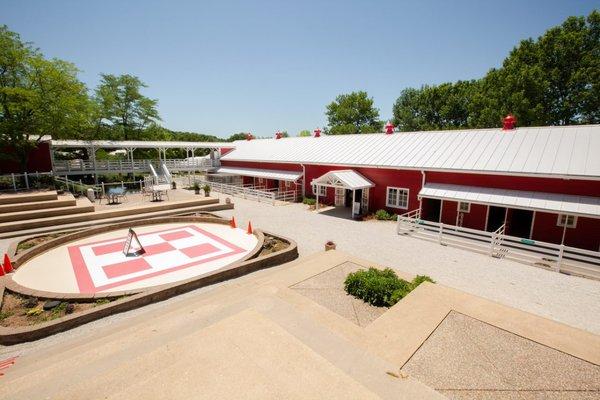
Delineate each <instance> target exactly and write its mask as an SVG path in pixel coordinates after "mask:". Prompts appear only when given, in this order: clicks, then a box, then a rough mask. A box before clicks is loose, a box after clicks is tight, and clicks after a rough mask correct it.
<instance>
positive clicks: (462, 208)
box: [458, 201, 471, 213]
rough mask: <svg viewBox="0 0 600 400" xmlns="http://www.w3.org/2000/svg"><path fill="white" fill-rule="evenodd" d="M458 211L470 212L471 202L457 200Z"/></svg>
mask: <svg viewBox="0 0 600 400" xmlns="http://www.w3.org/2000/svg"><path fill="white" fill-rule="evenodd" d="M458 211H460V212H461V213H468V212H471V203H467V202H465V201H460V202H458Z"/></svg>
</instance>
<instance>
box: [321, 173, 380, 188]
mask: <svg viewBox="0 0 600 400" xmlns="http://www.w3.org/2000/svg"><path fill="white" fill-rule="evenodd" d="M311 184H313V185H316V184H319V185H322V186H329V187H343V188H345V189H354V190H356V189H364V188H368V187H373V186H375V185H374V184H373V182H371V181H370V180H368V179H367V178H365V177H364V176H362V175H361V174H359V173H358V172H356V171H353V170H351V169H344V170H337V171H329V172H327V173H326V174H325V175H322V176H320V177H318V178H316V179H313V180H312V182H311Z"/></svg>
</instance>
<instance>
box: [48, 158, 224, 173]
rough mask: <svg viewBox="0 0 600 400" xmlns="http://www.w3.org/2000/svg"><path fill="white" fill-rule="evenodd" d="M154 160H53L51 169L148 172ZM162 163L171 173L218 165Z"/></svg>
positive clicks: (189, 161)
mask: <svg viewBox="0 0 600 400" xmlns="http://www.w3.org/2000/svg"><path fill="white" fill-rule="evenodd" d="M154 161H156V160H150V159H143V160H133V161H131V160H95V161H93V160H81V159H76V160H54V161H53V163H52V169H53V171H54V172H59V173H64V172H94V171H109V172H121V173H127V172H132V171H133V172H135V171H149V170H150V165H151V163H152V162H154ZM163 163H164V164H165V165H166V166H167V168H168V169H169V170H171V171H193V170H205V169H210V168H216V167H218V166H219V165H220V162H219V160H210V159H185V158H184V159H170V160H164V161H163Z"/></svg>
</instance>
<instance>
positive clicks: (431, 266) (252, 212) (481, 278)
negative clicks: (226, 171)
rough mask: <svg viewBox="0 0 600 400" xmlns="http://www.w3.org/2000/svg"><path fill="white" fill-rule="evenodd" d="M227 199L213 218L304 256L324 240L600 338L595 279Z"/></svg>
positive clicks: (294, 207) (391, 230)
mask: <svg viewBox="0 0 600 400" xmlns="http://www.w3.org/2000/svg"><path fill="white" fill-rule="evenodd" d="M213 195H214V196H216V195H219V196H220V197H221V199H224V198H225V197H226V196H224V195H220V194H218V193H213ZM232 200H233V202H234V203H235V208H234V209H233V210H226V211H220V212H218V213H217V214H219V215H221V216H223V217H227V218H230V217H231V216H232V215H233V216H235V218H236V221H237V223H238V226H240V227H245V226H246V224H247V223H248V221H249V220H251V221H252V225H253V226H256V227H260V228H262V229H264V230H272V231H273V232H276V233H278V234H281V235H284V236H288V237H290V238H292V239H294V240H295V241H296V242H298V247H299V252H300V256H301V257H302V256H306V255H309V254H312V253H314V252H317V251H322V250H323V247H324V244H325V242H326V241H327V240H333V241H334V242H336V244H337V248H338V249H339V250H342V251H345V252H347V253H350V254H353V255H356V256H358V257H361V258H363V259H367V260H373V261H374V262H377V263H379V264H382V265H386V266H390V267H393V268H396V269H398V270H400V271H404V272H408V273H413V274H426V275H430V276H431V277H432V278H433V279H435V280H436V281H437V282H439V283H442V284H444V285H447V286H450V287H453V288H456V289H460V290H463V291H465V292H467V293H471V294H475V295H478V296H481V297H484V298H487V299H490V300H493V301H497V302H499V303H502V304H505V305H508V306H511V307H515V308H518V309H521V310H523V311H527V312H531V313H534V314H537V315H540V316H543V317H546V318H550V319H553V320H556V321H559V322H563V323H565V324H568V325H571V326H574V327H578V328H581V329H586V330H588V331H590V332H593V333H596V334H600V282H598V281H593V280H590V279H585V278H579V277H574V276H568V275H564V274H559V273H555V272H551V271H546V270H543V269H540V268H535V267H532V266H527V265H524V264H520V263H516V262H513V261H509V260H498V259H494V258H491V257H487V256H484V255H480V254H476V253H473V252H469V251H464V250H460V249H456V248H452V247H447V246H440V245H438V244H436V243H430V242H427V241H424V240H419V239H414V238H410V237H403V236H398V235H396V233H395V223H393V222H381V221H365V222H357V221H352V220H349V219H345V218H340V217H339V216H338V215H340V214H342V215H343V213H340V212H332V213H330V214H332V215H327V214H317V213H315V212H311V211H308V210H307V206H306V205H303V204H288V205H281V206H272V205H270V204H265V203H258V202H255V201H250V200H245V199H241V198H237V197H234V198H232ZM336 211H337V210H336ZM340 211H341V210H340ZM348 214H349V211H348Z"/></svg>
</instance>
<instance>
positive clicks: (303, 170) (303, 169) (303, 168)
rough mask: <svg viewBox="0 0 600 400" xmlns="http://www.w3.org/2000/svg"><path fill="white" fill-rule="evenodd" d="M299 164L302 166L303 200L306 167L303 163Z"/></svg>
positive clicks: (303, 196)
mask: <svg viewBox="0 0 600 400" xmlns="http://www.w3.org/2000/svg"><path fill="white" fill-rule="evenodd" d="M300 166H301V167H302V199H303V200H304V198H305V197H306V168H305V167H304V164H300Z"/></svg>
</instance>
